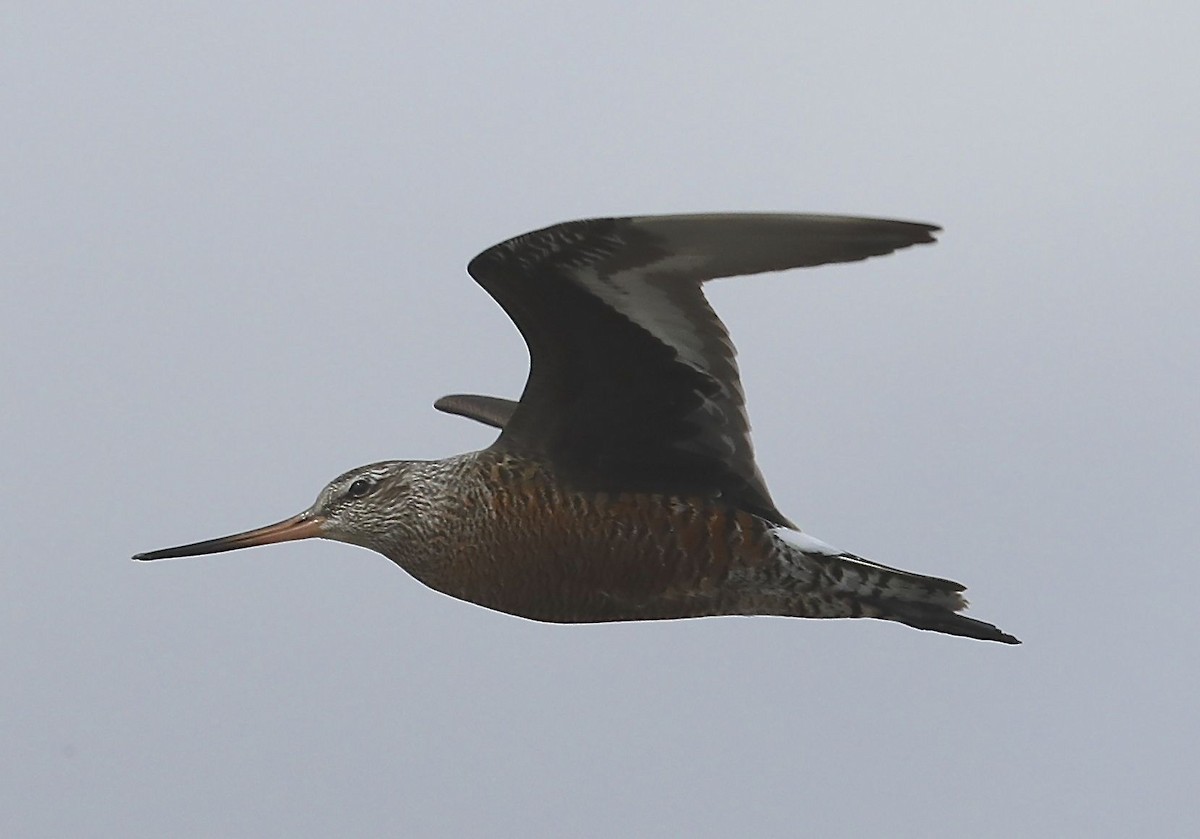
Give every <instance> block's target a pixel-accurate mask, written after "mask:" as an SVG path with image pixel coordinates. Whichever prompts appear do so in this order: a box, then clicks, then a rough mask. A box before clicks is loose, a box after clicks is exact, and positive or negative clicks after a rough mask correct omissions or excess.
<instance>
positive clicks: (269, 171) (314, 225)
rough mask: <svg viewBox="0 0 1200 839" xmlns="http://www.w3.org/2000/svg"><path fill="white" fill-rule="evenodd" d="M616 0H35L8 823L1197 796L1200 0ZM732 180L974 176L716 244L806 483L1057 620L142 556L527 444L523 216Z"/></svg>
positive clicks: (766, 194) (772, 821)
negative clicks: (479, 596) (568, 4)
mask: <svg viewBox="0 0 1200 839" xmlns="http://www.w3.org/2000/svg"><path fill="white" fill-rule="evenodd" d="M577 6H578V8H577V9H576V10H574V11H564V10H563V8H562V4H558V3H523V4H519V5H516V6H512V5H510V6H508V7H507V8H506V10H505V11H503V12H501V11H487V10H484V9H480V8H473V9H472V10H471V11H470V12H469V13H468V12H466V11H462V10H459V9H458V8H457V7H454V6H453V4H450V5H447V4H443V3H421V4H414V3H404V4H397V3H368V4H354V8H353V9H350V8H347V5H346V4H325V6H324V7H323V8H313V7H312V4H308V5H304V4H294V3H264V4H255V5H254V6H253V7H248V4H240V3H237V4H234V3H213V4H149V3H147V4H132V3H106V4H92V5H87V4H79V3H64V4H58V3H36V4H35V3H18V4H15V8H10V9H8V10H7V11H6V12H5V13H4V19H5V20H4V25H3V27H0V39H2V41H3V43H2V44H0V62H2V63H3V77H4V78H5V80H6V81H5V84H4V85H3V87H2V88H0V112H2V113H3V114H5V120H4V121H5V128H4V130H3V131H0V144H2V147H3V153H2V154H0V167H2V168H0V185H2V188H0V213H3V217H2V219H0V278H2V279H3V283H4V290H5V294H4V298H5V305H4V306H3V308H2V309H0V365H2V372H3V383H4V392H5V394H6V395H7V399H6V400H5V407H4V410H3V412H2V413H0V423H2V429H3V441H4V444H3V447H2V448H0V458H2V459H0V467H2V469H3V474H4V481H3V484H2V489H0V492H2V493H3V499H2V501H3V503H2V507H3V510H4V517H3V522H4V531H5V536H6V542H5V548H4V561H3V563H2V565H0V575H2V576H0V591H2V592H3V594H2V597H0V637H2V638H3V642H2V643H0V672H3V674H4V679H3V688H2V689H0V754H3V755H4V760H3V761H0V834H2V835H4V836H14V837H15V836H21V837H42V836H44V837H51V836H53V837H61V836H125V837H162V836H172V837H174V836H179V837H254V836H268V835H276V836H284V835H286V836H296V837H326V836H333V835H345V836H382V835H388V834H391V835H399V834H400V833H401V832H403V833H405V834H407V835H428V836H483V835H513V836H515V835H545V836H550V835H554V836H581V837H587V836H616V835H655V834H657V835H672V834H674V835H692V836H731V835H756V836H786V835H799V834H805V835H812V836H843V835H844V836H850V835H856V836H857V835H870V834H874V835H887V836H898V837H905V836H913V837H917V836H921V837H929V836H954V837H960V836H972V837H993V836H994V837H1004V836H1017V835H1020V836H1062V835H1076V836H1082V835H1090V836H1129V835H1133V834H1134V833H1135V832H1136V833H1137V834H1139V835H1161V836H1168V835H1174V836H1182V835H1191V834H1194V833H1196V832H1197V831H1200V815H1198V812H1197V810H1198V808H1200V805H1198V804H1197V800H1196V789H1197V787H1198V786H1200V772H1198V771H1197V758H1196V755H1197V753H1198V751H1200V726H1197V724H1196V698H1197V694H1198V688H1200V654H1198V653H1197V649H1196V643H1195V642H1196V638H1197V619H1196V617H1195V612H1196V610H1195V607H1194V605H1193V604H1191V602H1190V601H1191V599H1192V597H1193V596H1194V592H1195V590H1196V589H1197V587H1200V570H1198V569H1200V562H1198V560H1197V537H1196V532H1197V529H1196V517H1197V501H1198V498H1200V436H1198V435H1197V431H1196V429H1197V418H1198V415H1200V388H1198V387H1197V381H1198V380H1200V330H1198V329H1197V327H1196V323H1197V319H1198V308H1200V290H1198V289H1197V279H1196V257H1195V237H1196V223H1197V220H1198V219H1200V199H1198V198H1197V195H1198V194H1200V190H1198V187H1200V184H1198V183H1197V181H1198V180H1200V176H1198V172H1200V167H1198V166H1197V157H1196V138H1197V137H1200V106H1198V105H1197V98H1196V80H1197V79H1198V78H1200V58H1197V53H1196V50H1195V35H1196V32H1197V31H1198V25H1200V12H1197V11H1196V8H1195V4H1194V3H1176V4H1170V3H1161V4H1149V5H1147V4H1133V3H1129V4H1120V3H1118V4H1104V7H1103V9H1100V8H1099V7H1097V5H1096V4H1092V3H1052V4H1042V5H1041V6H1040V7H1036V8H1035V7H1031V6H1028V5H1025V6H1023V10H1022V11H1016V10H1011V11H1009V10H1001V9H1002V4H992V5H991V6H990V8H985V7H984V6H985V4H963V3H949V2H945V3H936V2H931V3H906V4H891V5H890V6H887V7H886V8H884V7H883V4H871V5H864V6H856V5H854V4H846V3H843V2H837V3H810V2H805V3H790V2H775V3H767V4H761V3H739V4H737V5H736V9H737V11H736V14H734V13H732V12H730V11H729V9H730V8H733V7H726V6H721V10H720V11H717V6H718V4H712V7H713V8H712V9H711V10H706V9H705V7H704V6H703V4H701V5H697V4H695V3H682V2H669V3H666V2H665V3H659V4H653V6H654V10H653V11H645V10H641V11H634V7H633V4H629V5H628V6H624V5H614V4H605V3H600V4H597V3H588V4H577ZM1003 8H1004V9H1010V8H1014V9H1015V7H1011V6H1003ZM715 210H778V211H812V212H836V213H860V214H870V215H882V216H894V217H899V218H910V219H914V220H920V221H932V222H937V223H940V224H942V225H944V226H945V227H946V232H945V234H944V235H943V237H942V242H941V243H940V244H938V245H937V246H936V247H933V248H920V249H916V250H913V251H908V252H905V253H901V254H899V255H896V256H893V257H889V258H886V259H880V260H873V261H871V262H868V263H860V264H857V265H851V266H839V267H834V268H825V269H820V270H814V271H806V272H792V273H790V274H782V275H770V276H764V277H758V278H752V279H745V280H728V281H724V282H722V283H719V284H715V285H714V286H711V287H710V292H711V297H712V299H713V302H714V304H715V306H716V307H717V309H718V310H719V312H720V313H721V315H722V317H723V318H724V319H725V321H726V323H727V324H728V325H729V327H730V329H731V331H732V333H733V336H734V338H735V340H736V341H737V342H738V346H739V349H740V351H741V355H740V359H741V363H742V369H743V374H744V380H745V384H746V390H747V394H748V400H749V408H750V414H751V418H752V420H753V421H754V426H755V435H756V437H755V439H756V443H757V447H758V456H759V462H760V465H761V467H762V469H763V472H764V473H765V475H766V477H767V479H768V482H769V484H770V486H771V489H772V493H773V495H774V498H775V500H776V501H777V502H778V504H779V505H780V507H781V508H782V509H783V510H784V511H785V512H786V513H787V514H788V515H789V516H790V517H792V518H793V519H795V520H796V521H797V522H798V523H800V525H801V526H802V527H804V528H805V529H806V530H808V531H810V532H812V533H814V534H815V535H817V536H819V537H820V538H822V539H825V540H826V541H829V542H832V543H834V544H836V545H838V546H839V547H842V548H845V549H847V550H852V551H855V552H857V553H860V554H862V555H864V556H867V557H870V558H872V559H875V560H877V561H880V562H884V563H887V564H891V565H898V566H901V567H904V568H910V569H912V570H915V571H921V572H926V573H930V574H935V575H939V576H946V577H950V578H953V579H956V580H961V581H963V582H965V583H966V584H967V585H968V586H969V587H970V591H969V595H970V596H971V599H972V612H971V614H973V615H975V616H977V617H980V618H983V619H985V620H988V621H993V622H995V623H997V624H998V625H999V626H1001V627H1002V628H1004V629H1005V630H1007V631H1010V632H1012V633H1014V634H1016V635H1017V636H1019V637H1020V638H1022V639H1023V640H1024V641H1025V644H1024V645H1023V646H1021V647H1017V648H1006V647H1002V646H1000V645H989V644H983V643H973V642H970V641H967V640H963V639H958V638H949V637H939V636H936V635H933V634H931V633H921V632H915V631H912V630H909V629H906V628H904V627H901V626H897V625H892V624H884V623H880V622H872V621H857V622H855V621H837V622H817V621H800V620H788V619H768V618H759V619H709V620H700V621H685V622H675V623H662V624H628V625H619V626H585V627H573V628H572V627H554V626H543V625H537V624H533V623H529V622H525V621H522V620H519V619H516V618H510V617H507V616H503V615H499V614H495V613H491V612H487V611H485V610H483V609H480V608H477V607H474V606H470V605H466V604H463V603H460V602H457V601H454V600H451V599H449V598H446V597H443V596H441V595H439V594H435V593H434V592H432V591H429V590H427V589H425V588H423V587H422V586H421V585H419V584H418V583H416V582H415V581H414V580H412V579H411V578H409V577H408V576H407V575H406V574H404V573H403V572H401V571H400V570H399V569H397V568H396V567H394V566H393V565H391V563H389V562H387V561H386V560H385V559H383V558H382V557H379V556H377V555H374V554H370V553H367V552H364V551H361V550H358V549H356V548H352V547H349V546H345V545H338V544H334V543H301V544H291V545H285V546H275V547H273V548H264V549H259V550H255V551H252V552H245V553H237V554H227V555H223V556H216V557H209V558H204V559H191V560H183V561H178V562H169V563H155V564H150V565H143V564H138V563H133V562H130V561H129V559H128V557H129V555H130V554H132V553H134V552H135V551H139V550H147V549H151V548H157V547H162V546H164V545H169V544H177V543H180V542H184V541H191V540H194V539H200V538H206V537H211V536H218V535H223V534H225V533H229V532H233V531H236V530H241V529H245V528H248V527H252V526H256V525H260V524H265V523H267V522H270V521H274V520H276V519H279V518H282V517H283V516H285V515H289V514H291V513H294V512H296V511H298V510H300V509H301V508H303V507H305V506H307V505H308V504H309V503H310V502H311V501H312V499H313V498H314V497H315V495H316V493H317V491H318V490H319V489H320V487H321V486H322V485H323V484H324V483H325V481H326V480H328V479H329V478H332V477H333V476H334V475H336V474H338V473H339V472H341V471H342V470H344V469H346V468H349V467H351V466H355V465H358V464H361V463H366V462H369V461H373V460H379V459H384V458H390V457H413V458H418V457H438V456H444V455H447V454H451V453H454V452H459V451H463V450H467V449H470V448H477V447H481V446H485V445H487V444H488V443H489V442H490V440H491V435H490V433H488V431H487V430H486V429H484V428H482V427H480V426H474V425H472V424H470V423H468V422H466V421H464V420H460V419H455V418H451V417H444V416H441V415H438V414H436V413H435V412H434V411H433V410H432V408H431V407H430V403H431V402H432V401H433V400H434V399H435V398H436V397H438V396H440V395H442V394H443V393H448V392H452V391H463V390H466V391H477V392H486V393H496V394H500V395H508V396H515V395H516V394H518V393H519V391H520V387H521V385H522V383H523V381H524V376H525V371H526V356H525V351H524V347H523V345H522V343H521V341H520V338H519V336H518V334H517V333H516V331H515V329H514V328H513V327H512V325H511V324H510V323H509V322H508V320H507V319H506V318H505V317H504V316H503V314H502V313H501V312H500V310H499V309H498V307H497V306H496V305H495V304H494V303H493V302H492V301H491V300H490V299H489V298H488V297H487V296H486V295H485V294H484V293H483V292H482V291H481V290H479V289H478V288H477V287H476V286H475V285H474V283H473V282H472V281H471V280H470V279H469V277H468V276H467V275H466V273H465V270H464V267H465V265H466V262H467V260H468V259H469V258H470V257H471V256H472V255H474V254H475V253H476V252H477V251H479V250H481V249H482V248H484V247H486V246H487V245H490V244H492V243H493V242H496V241H498V240H500V239H503V238H506V237H508V236H511V235H514V234H517V233H520V232H523V231H525V230H528V229H531V228H534V227H539V226H542V225H545V224H549V223H552V222H555V221H561V220H566V219H570V218H578V217H584V216H596V215H609V214H628V213H652V212H699V211H715Z"/></svg>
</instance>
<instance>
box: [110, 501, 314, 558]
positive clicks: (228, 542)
mask: <svg viewBox="0 0 1200 839" xmlns="http://www.w3.org/2000/svg"><path fill="white" fill-rule="evenodd" d="M322 523H323V520H322V519H321V518H318V517H316V516H309V515H307V514H305V513H301V514H300V515H298V516H292V517H291V518H290V519H284V520H283V521H280V522H276V523H275V524H269V525H267V526H266V527H260V528H258V529H257V530H247V531H246V532H245V533H235V534H234V535H233V536H222V537H221V538H220V539H209V540H207V541H204V542H193V543H192V544H190V545H179V546H178V547H174V548H163V549H162V550H158V551H147V552H146V553H140V554H134V556H133V558H134V559H136V560H139V561H146V560H151V559H178V558H179V557H184V556H202V555H204V554H216V553H223V552H224V551H236V550H239V549H240V548H252V547H254V546H256V545H270V544H273V543H275V542H292V541H295V540H297V539H312V538H315V537H318V536H320V535H321V524H322Z"/></svg>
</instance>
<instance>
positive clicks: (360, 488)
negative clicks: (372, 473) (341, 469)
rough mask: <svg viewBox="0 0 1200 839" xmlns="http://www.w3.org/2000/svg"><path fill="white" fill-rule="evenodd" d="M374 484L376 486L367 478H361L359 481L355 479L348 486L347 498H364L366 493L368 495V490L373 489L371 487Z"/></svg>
mask: <svg viewBox="0 0 1200 839" xmlns="http://www.w3.org/2000/svg"><path fill="white" fill-rule="evenodd" d="M373 486H374V484H373V483H372V482H371V481H368V480H367V479H366V478H359V479H358V480H357V481H355V482H354V483H352V484H350V486H349V487H347V489H346V497H347V498H362V497H363V496H364V495H366V494H367V493H368V492H370V491H371V488H372V487H373Z"/></svg>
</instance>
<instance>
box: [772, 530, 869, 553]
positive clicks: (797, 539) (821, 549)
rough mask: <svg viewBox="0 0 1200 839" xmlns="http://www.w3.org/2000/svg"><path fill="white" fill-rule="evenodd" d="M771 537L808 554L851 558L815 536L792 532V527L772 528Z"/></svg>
mask: <svg viewBox="0 0 1200 839" xmlns="http://www.w3.org/2000/svg"><path fill="white" fill-rule="evenodd" d="M771 535H772V536H774V537H775V538H777V539H779V540H780V541H782V542H786V543H787V544H789V545H791V546H792V547H793V548H796V549H797V550H800V551H803V552H804V553H806V554H819V555H821V556H841V557H849V556H850V555H849V554H847V553H846V552H845V551H839V550H838V549H837V548H835V547H834V546H833V545H830V544H829V543H828V542H822V541H821V540H820V539H817V538H816V537H814V536H809V535H808V534H807V533H801V532H800V531H799V530H792V529H791V528H790V527H774V528H771Z"/></svg>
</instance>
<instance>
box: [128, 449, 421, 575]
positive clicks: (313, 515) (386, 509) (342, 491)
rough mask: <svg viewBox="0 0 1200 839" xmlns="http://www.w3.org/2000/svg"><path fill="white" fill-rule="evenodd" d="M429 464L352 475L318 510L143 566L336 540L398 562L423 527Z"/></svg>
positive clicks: (167, 552)
mask: <svg viewBox="0 0 1200 839" xmlns="http://www.w3.org/2000/svg"><path fill="white" fill-rule="evenodd" d="M423 466H425V461H409V460H390V461H385V462H382V463H372V464H370V465H368V466H360V467H358V468H357V469H351V470H350V471H349V472H346V473H345V474H343V475H339V476H338V477H336V478H334V479H333V480H332V481H330V482H329V483H328V484H327V485H326V487H325V488H324V489H323V490H321V493H320V495H318V496H317V500H316V501H315V502H313V505H312V506H311V507H309V508H308V509H307V510H305V511H304V512H302V513H299V514H297V515H295V516H292V517H291V518H287V519H284V520H283V521H280V522H276V523H275V524H270V525H267V526H266V527H259V528H256V529H255V530H248V531H246V532H244V533H236V534H234V535H232V536H222V537H220V538H219V539H208V540H206V541H203V542H193V543H191V544H189V545H179V546H178V547H174V548H163V549H162V550H157V551H148V552H146V553H140V554H137V555H135V556H134V557H133V558H134V559H138V560H150V559H175V558H178V557H185V556H200V555H203V554H214V553H222V552H224V551H236V550H239V549H241V548H250V547H254V546H256V545H269V544H273V543H275V542H291V541H294V540H297V539H313V538H321V539H333V540H336V541H338V542H348V543H350V544H352V545H360V546H362V547H364V548H370V549H371V550H374V551H379V552H380V553H382V554H384V555H386V556H389V557H392V558H394V555H395V553H396V552H397V551H398V549H399V548H400V546H401V545H402V544H403V543H404V542H405V541H407V540H406V535H407V534H409V533H411V532H412V530H414V529H415V527H417V526H419V522H420V519H421V518H422V516H423V512H424V510H425V509H426V507H427V501H428V499H427V498H426V496H425V493H424V492H423V491H422V486H421V482H420V478H421V476H422V474H423V471H424V470H423V469H422V467H423Z"/></svg>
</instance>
